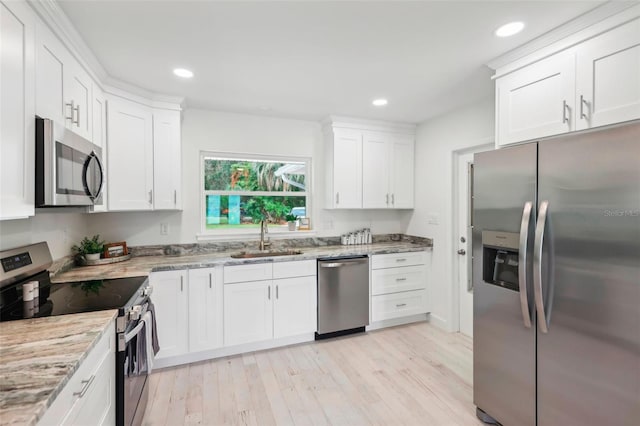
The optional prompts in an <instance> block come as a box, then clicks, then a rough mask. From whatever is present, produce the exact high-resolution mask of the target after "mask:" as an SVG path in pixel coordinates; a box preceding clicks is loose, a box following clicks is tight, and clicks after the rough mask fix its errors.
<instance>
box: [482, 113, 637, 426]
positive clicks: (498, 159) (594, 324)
mask: <svg viewBox="0 0 640 426" xmlns="http://www.w3.org/2000/svg"><path fill="white" fill-rule="evenodd" d="M473 214H474V220H473V282H474V328H473V336H474V337H473V340H474V343H473V356H474V365H473V366H474V374H473V379H474V383H473V388H474V389H473V391H474V404H475V405H476V407H477V408H478V410H477V413H478V417H480V418H481V419H483V420H485V421H491V420H492V419H495V420H496V421H498V422H499V423H501V424H502V425H504V426H511V425H513V426H533V425H538V426H556V425H562V426H573V425H580V426H584V425H616V426H622V425H634V426H635V425H639V424H640V121H634V122H630V123H627V124H624V125H619V126H615V127H610V128H605V129H602V130H595V131H589V132H581V133H575V134H571V135H566V136H561V137H556V138H552V139H547V140H543V141H540V142H535V143H527V144H523V145H520V146H515V147H510V148H504V149H500V150H496V151H491V152H486V153H480V154H476V156H475V159H474V198H473Z"/></svg>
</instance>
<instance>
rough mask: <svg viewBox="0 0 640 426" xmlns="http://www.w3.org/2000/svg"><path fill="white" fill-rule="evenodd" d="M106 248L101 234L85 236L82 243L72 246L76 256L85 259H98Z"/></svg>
mask: <svg viewBox="0 0 640 426" xmlns="http://www.w3.org/2000/svg"><path fill="white" fill-rule="evenodd" d="M103 249H104V241H101V240H100V235H94V236H93V237H91V238H87V237H84V238H83V239H82V241H80V244H78V245H75V244H74V246H73V247H71V250H72V251H73V252H74V253H75V254H76V257H83V258H84V259H85V260H98V259H100V254H102V251H103Z"/></svg>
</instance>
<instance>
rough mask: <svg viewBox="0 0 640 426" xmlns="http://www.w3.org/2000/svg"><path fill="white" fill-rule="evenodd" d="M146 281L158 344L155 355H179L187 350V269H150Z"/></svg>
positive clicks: (165, 356) (161, 357) (157, 356)
mask: <svg viewBox="0 0 640 426" xmlns="http://www.w3.org/2000/svg"><path fill="white" fill-rule="evenodd" d="M149 282H150V283H151V286H152V288H153V292H152V294H151V299H152V300H153V303H154V305H155V308H156V324H157V326H158V344H159V345H160V351H159V352H158V354H157V355H156V359H163V358H169V357H174V356H177V355H183V354H185V353H187V352H188V350H189V333H188V330H189V319H188V303H189V300H188V298H187V271H186V270H182V271H165V272H153V273H151V275H150V276H149Z"/></svg>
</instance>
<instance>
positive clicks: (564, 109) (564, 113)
mask: <svg viewBox="0 0 640 426" xmlns="http://www.w3.org/2000/svg"><path fill="white" fill-rule="evenodd" d="M568 108H569V105H567V101H566V100H564V101H562V123H563V124H564V123H568V122H569V117H567V109H568Z"/></svg>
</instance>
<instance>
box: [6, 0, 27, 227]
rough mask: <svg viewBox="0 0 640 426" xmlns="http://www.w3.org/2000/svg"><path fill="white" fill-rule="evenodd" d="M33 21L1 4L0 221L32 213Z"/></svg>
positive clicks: (23, 9)
mask: <svg viewBox="0 0 640 426" xmlns="http://www.w3.org/2000/svg"><path fill="white" fill-rule="evenodd" d="M34 63H35V17H34V15H33V12H32V11H31V10H30V9H29V6H28V5H27V3H26V2H22V1H10V2H1V3H0V141H2V143H0V220H2V219H17V218H24V217H28V216H33V215H34V214H35V210H34V167H35V71H34Z"/></svg>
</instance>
